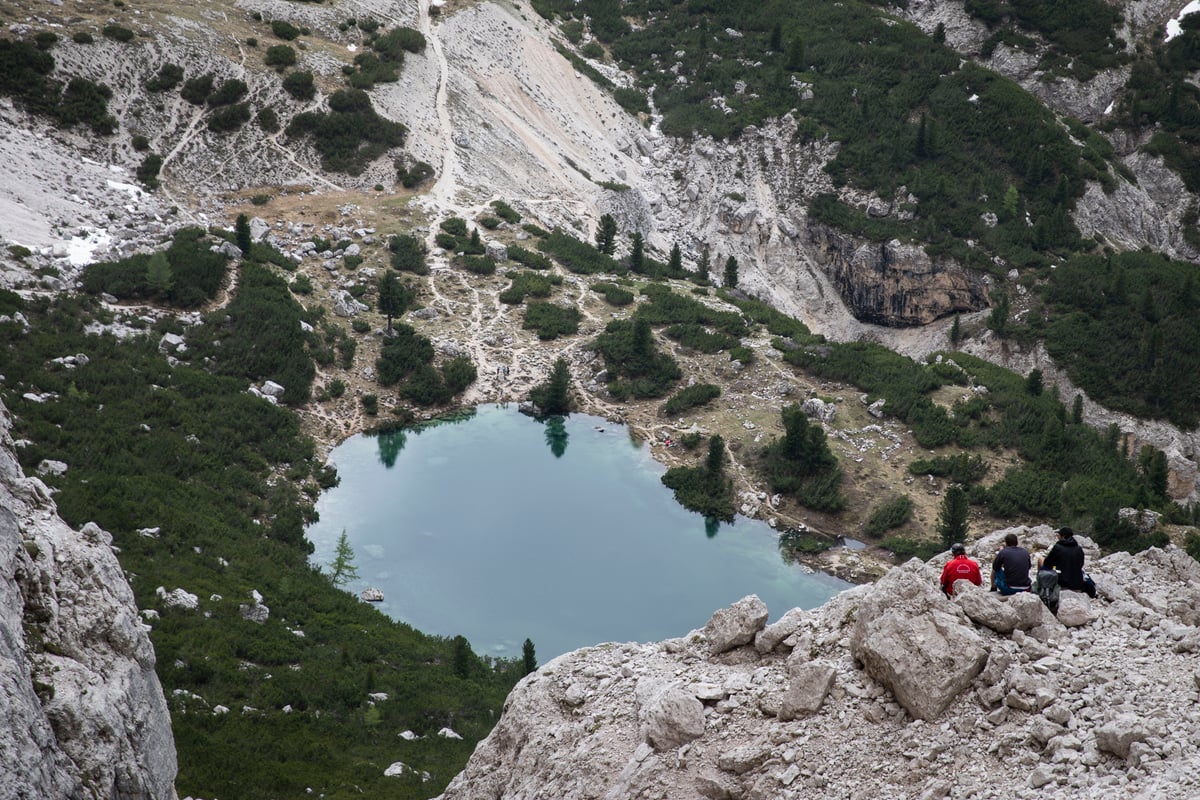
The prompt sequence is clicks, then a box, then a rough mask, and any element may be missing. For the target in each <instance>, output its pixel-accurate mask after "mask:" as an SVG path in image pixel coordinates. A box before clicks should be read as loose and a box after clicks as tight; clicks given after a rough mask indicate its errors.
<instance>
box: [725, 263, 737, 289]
mask: <svg viewBox="0 0 1200 800" xmlns="http://www.w3.org/2000/svg"><path fill="white" fill-rule="evenodd" d="M737 285H738V262H737V259H736V258H734V257H733V256H730V257H729V258H727V259H725V286H726V287H728V288H730V289H736V288H737Z"/></svg>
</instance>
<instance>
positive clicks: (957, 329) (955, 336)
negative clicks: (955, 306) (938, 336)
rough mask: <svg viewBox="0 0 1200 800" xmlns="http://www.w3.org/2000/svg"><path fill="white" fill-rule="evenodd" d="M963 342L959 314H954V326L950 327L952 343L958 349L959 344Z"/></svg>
mask: <svg viewBox="0 0 1200 800" xmlns="http://www.w3.org/2000/svg"><path fill="white" fill-rule="evenodd" d="M961 341H962V327H961V325H960V323H959V319H958V313H957V312H956V313H955V314H954V324H953V325H951V326H950V343H951V344H952V345H954V346H955V347H958V343H959V342H961Z"/></svg>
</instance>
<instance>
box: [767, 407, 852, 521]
mask: <svg viewBox="0 0 1200 800" xmlns="http://www.w3.org/2000/svg"><path fill="white" fill-rule="evenodd" d="M781 413H782V416H783V428H784V434H783V436H781V437H778V438H777V439H775V440H774V441H772V442H771V443H770V444H769V445H767V447H766V448H764V449H763V452H762V469H763V472H764V473H765V474H766V477H767V482H768V483H769V484H770V486H771V488H772V490H774V491H776V492H782V493H784V494H790V495H792V496H794V497H795V498H796V500H797V501H799V502H800V504H801V505H804V506H807V507H808V508H813V509H816V510H818V511H829V512H834V511H841V510H842V509H843V508H845V505H846V500H845V498H844V497H843V496H842V494H841V492H840V490H839V487H840V485H841V482H842V470H841V468H840V467H839V466H838V463H837V459H836V458H835V457H834V455H833V453H832V452H830V450H829V444H828V442H826V440H825V431H824V430H822V428H821V426H820V425H812V424H809V422H808V417H807V416H806V415H805V414H804V412H803V411H802V410H801V408H800V406H798V405H791V406H787V407H785V408H783V409H782V412H781Z"/></svg>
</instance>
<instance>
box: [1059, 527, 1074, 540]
mask: <svg viewBox="0 0 1200 800" xmlns="http://www.w3.org/2000/svg"><path fill="white" fill-rule="evenodd" d="M1074 535H1075V531H1073V530H1071V529H1070V528H1067V527H1062V528H1059V529H1058V538H1060V539H1069V538H1071V537H1072V536H1074Z"/></svg>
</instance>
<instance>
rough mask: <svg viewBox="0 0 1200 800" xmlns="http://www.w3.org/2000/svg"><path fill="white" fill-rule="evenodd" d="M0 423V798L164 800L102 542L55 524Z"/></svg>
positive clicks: (155, 716) (170, 756) (107, 548)
mask: <svg viewBox="0 0 1200 800" xmlns="http://www.w3.org/2000/svg"><path fill="white" fill-rule="evenodd" d="M10 424H11V420H10V419H9V416H8V410H7V409H6V408H5V407H4V406H3V404H0V663H3V668H0V717H2V718H3V723H4V724H3V725H0V765H2V766H0V796H2V797H6V798H29V800H34V798H68V797H95V798H100V797H125V798H131V800H133V799H134V798H137V799H138V800H141V799H143V798H144V800H170V798H174V797H175V790H174V786H173V784H174V780H175V744H174V741H173V739H172V736H171V721H170V717H169V716H168V714H167V704H166V700H165V699H164V698H163V690H162V686H161V685H160V684H159V682H158V676H157V675H155V672H154V649H153V648H152V647H151V645H150V638H149V636H148V635H147V631H148V630H149V629H148V628H147V627H145V626H144V625H143V624H142V622H141V620H140V618H139V616H138V609H137V606H136V605H135V604H134V601H133V592H132V591H131V590H130V588H129V584H128V583H127V582H126V580H125V575H124V573H122V571H121V565H120V564H119V563H117V555H116V553H115V552H114V548H113V547H112V537H111V536H109V534H108V533H106V532H105V531H103V530H101V529H100V528H99V527H97V526H96V525H94V524H88V525H85V526H84V527H83V528H82V529H81V530H78V531H75V530H72V529H70V528H69V527H67V525H66V524H65V523H64V522H63V521H62V520H61V519H59V517H58V515H57V513H56V511H55V508H54V501H53V500H52V499H51V497H50V492H49V490H48V489H47V488H46V485H45V484H44V483H42V481H41V480H39V479H38V478H31V477H26V476H25V475H24V473H23V472H22V470H21V468H20V466H19V465H18V464H17V461H16V459H15V457H14V455H13V446H14V444H13V440H12V438H11V437H10V435H9V427H10ZM55 467H56V465H54V464H50V465H48V468H50V469H53V468H55Z"/></svg>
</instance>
